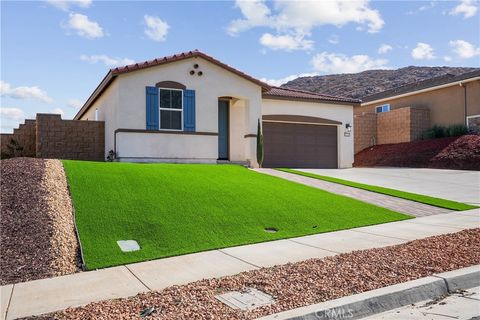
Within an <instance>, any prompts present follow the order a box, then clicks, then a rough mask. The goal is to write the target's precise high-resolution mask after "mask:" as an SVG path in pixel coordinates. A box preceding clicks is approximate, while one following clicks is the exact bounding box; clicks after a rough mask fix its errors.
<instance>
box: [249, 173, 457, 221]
mask: <svg viewBox="0 0 480 320" xmlns="http://www.w3.org/2000/svg"><path fill="white" fill-rule="evenodd" d="M254 170H255V171H257V172H260V173H264V174H268V175H271V176H274V177H279V178H282V179H286V180H290V181H293V182H297V183H301V184H304V185H307V186H310V187H314V188H319V189H322V190H325V191H328V192H331V193H336V194H340V195H343V196H347V197H350V198H354V199H357V200H360V201H364V202H368V203H371V204H374V205H377V206H379V207H384V208H387V209H390V210H393V211H397V212H401V213H405V214H408V215H411V216H414V217H425V216H430V215H435V214H442V213H449V212H452V210H448V209H444V208H439V207H434V206H430V205H427V204H423V203H420V202H415V201H410V200H406V199H402V198H397V197H392V196H389V195H386V194H381V193H377V192H372V191H368V190H363V189H359V188H353V187H349V186H345V185H342V184H339V183H333V182H328V181H324V180H320V179H315V178H310V177H305V176H301V175H298V174H294V173H288V172H284V171H279V170H275V169H264V168H262V169H254Z"/></svg>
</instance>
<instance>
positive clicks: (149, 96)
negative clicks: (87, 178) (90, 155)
mask: <svg viewBox="0 0 480 320" xmlns="http://www.w3.org/2000/svg"><path fill="white" fill-rule="evenodd" d="M358 103H359V101H358V100H355V99H349V98H340V97H333V96H328V95H321V94H315V93H311V92H305V91H300V90H291V89H283V88H277V87H271V86H269V85H268V84H266V83H263V82H261V81H259V80H257V79H254V78H252V77H250V76H248V75H246V74H244V73H242V72H240V71H238V70H236V69H234V68H232V67H230V66H228V65H226V64H224V63H222V62H220V61H218V60H216V59H214V58H212V57H210V56H208V55H206V54H204V53H202V52H199V51H190V52H186V53H181V54H177V55H173V56H169V57H164V58H160V59H155V60H151V61H146V62H143V63H136V64H133V65H129V66H125V67H121V68H115V69H112V70H110V71H109V72H108V74H107V75H106V76H105V78H104V79H103V80H102V82H101V83H100V84H99V86H98V87H97V88H96V89H95V91H94V92H93V93H92V95H91V96H90V98H89V99H88V100H87V102H86V103H85V105H84V106H83V107H82V108H81V109H80V111H79V112H78V114H77V115H76V116H75V120H100V121H104V122H105V154H108V152H109V151H110V150H113V151H114V152H115V154H116V157H117V159H118V160H120V161H139V162H147V161H148V162H150V161H152V162H153V161H161V162H195V163H198V162H201V163H217V161H219V160H220V161H231V162H239V163H246V164H248V165H250V166H253V167H255V166H257V165H258V164H257V162H256V135H257V124H258V121H259V120H260V121H261V123H262V127H263V136H264V150H265V151H264V153H265V156H264V166H267V167H308V168H348V167H351V166H352V163H353V133H351V132H350V131H351V128H352V124H353V106H354V105H356V104H358Z"/></svg>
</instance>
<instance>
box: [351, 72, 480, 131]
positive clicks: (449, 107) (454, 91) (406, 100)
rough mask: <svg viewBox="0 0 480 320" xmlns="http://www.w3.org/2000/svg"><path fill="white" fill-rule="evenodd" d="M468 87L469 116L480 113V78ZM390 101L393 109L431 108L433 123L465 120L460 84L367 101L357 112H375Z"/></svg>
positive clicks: (444, 124) (468, 83) (462, 93)
mask: <svg viewBox="0 0 480 320" xmlns="http://www.w3.org/2000/svg"><path fill="white" fill-rule="evenodd" d="M465 86H466V88H467V116H469V115H475V114H480V80H476V81H471V82H467V83H465ZM386 103H389V104H390V108H391V109H399V108H403V107H412V108H424V109H428V110H430V121H431V125H443V126H449V125H453V124H463V123H464V121H465V106H464V103H465V92H464V88H463V87H461V86H460V85H454V86H450V87H445V88H440V89H436V90H432V91H427V92H423V93H418V94H414V95H410V96H406V97H402V98H397V99H388V100H385V101H382V102H379V103H373V104H372V103H368V104H367V103H365V104H362V105H361V106H360V107H356V108H355V114H361V113H362V112H375V107H376V106H379V105H383V104H386Z"/></svg>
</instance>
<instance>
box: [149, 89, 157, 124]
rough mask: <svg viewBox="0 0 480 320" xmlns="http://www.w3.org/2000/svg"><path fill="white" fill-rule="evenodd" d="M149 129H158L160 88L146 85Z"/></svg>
mask: <svg viewBox="0 0 480 320" xmlns="http://www.w3.org/2000/svg"><path fill="white" fill-rule="evenodd" d="M146 97H147V101H146V106H147V110H146V111H147V130H158V121H159V119H158V111H159V110H158V107H159V106H158V89H157V88H155V87H146Z"/></svg>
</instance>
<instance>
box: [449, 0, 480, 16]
mask: <svg viewBox="0 0 480 320" xmlns="http://www.w3.org/2000/svg"><path fill="white" fill-rule="evenodd" d="M477 10H478V7H477V2H476V1H473V0H462V1H460V4H458V5H457V6H456V7H455V8H453V9H452V10H450V14H451V15H455V16H456V15H459V14H462V15H463V18H464V19H467V18H471V17H473V16H474V15H475V14H476V13H477Z"/></svg>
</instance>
